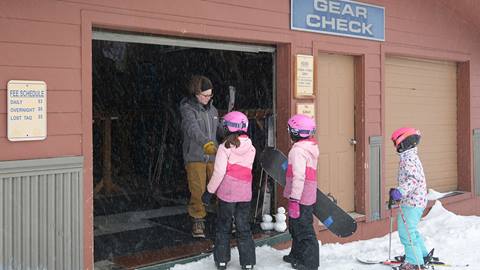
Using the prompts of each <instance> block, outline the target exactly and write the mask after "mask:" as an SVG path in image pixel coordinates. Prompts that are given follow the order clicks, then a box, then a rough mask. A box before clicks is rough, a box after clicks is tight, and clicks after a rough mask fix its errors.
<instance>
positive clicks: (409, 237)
mask: <svg viewBox="0 0 480 270" xmlns="http://www.w3.org/2000/svg"><path fill="white" fill-rule="evenodd" d="M398 209H399V210H400V216H401V217H402V221H403V225H405V230H406V231H407V236H408V241H409V242H410V247H411V248H412V251H413V255H415V260H416V261H417V267H418V270H421V269H422V268H421V267H420V264H419V260H418V256H417V253H416V252H415V247H414V246H413V241H412V237H411V236H410V232H409V231H408V225H407V221H406V220H405V216H404V215H403V210H402V207H401V206H399V207H398Z"/></svg>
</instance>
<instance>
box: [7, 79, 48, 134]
mask: <svg viewBox="0 0 480 270" xmlns="http://www.w3.org/2000/svg"><path fill="white" fill-rule="evenodd" d="M7 118H8V119H7V129H8V132H7V133H8V140H10V141H35V140H44V139H46V138H47V84H46V83H45V82H44V81H20V80H11V81H9V82H8V85H7Z"/></svg>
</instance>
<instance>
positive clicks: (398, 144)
mask: <svg viewBox="0 0 480 270" xmlns="http://www.w3.org/2000/svg"><path fill="white" fill-rule="evenodd" d="M420 137H421V134H420V131H419V130H417V129H414V128H411V127H403V128H399V129H397V130H395V131H394V132H393V133H392V136H391V137H390V139H391V140H392V142H393V146H395V148H396V149H397V151H398V152H400V153H401V152H403V151H405V150H408V149H410V148H413V147H415V146H417V144H418V143H419V142H420Z"/></svg>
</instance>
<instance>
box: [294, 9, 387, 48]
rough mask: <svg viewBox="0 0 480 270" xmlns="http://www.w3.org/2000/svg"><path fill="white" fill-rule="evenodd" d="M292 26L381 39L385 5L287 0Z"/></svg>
mask: <svg viewBox="0 0 480 270" xmlns="http://www.w3.org/2000/svg"><path fill="white" fill-rule="evenodd" d="M290 5H291V7H290V16H291V17H290V28H291V29H292V30H299V31H307V32H315V33H322V34H328V35H336V36H345V37H352V38H361V39H369V40H376V41H385V8H384V7H382V6H376V5H372V4H367V3H362V2H357V1H351V0H290Z"/></svg>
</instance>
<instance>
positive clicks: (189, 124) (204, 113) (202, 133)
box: [180, 75, 220, 238]
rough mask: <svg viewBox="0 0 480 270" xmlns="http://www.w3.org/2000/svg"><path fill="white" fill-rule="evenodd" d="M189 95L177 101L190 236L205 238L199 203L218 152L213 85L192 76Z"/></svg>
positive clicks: (201, 210) (217, 120)
mask: <svg viewBox="0 0 480 270" xmlns="http://www.w3.org/2000/svg"><path fill="white" fill-rule="evenodd" d="M187 90H188V95H187V96H186V97H185V98H183V99H182V101H181V102H180V112H181V114H182V133H183V159H184V161H185V169H186V171H187V179H188V188H189V190H190V194H191V195H190V202H189V204H188V214H189V215H190V216H191V217H192V219H193V226H192V235H193V237H203V238H204V237H205V216H206V215H207V212H206V210H205V206H204V205H203V203H202V199H201V197H202V194H203V193H204V192H205V189H206V183H207V180H208V179H210V177H211V176H212V173H213V165H214V161H215V154H216V152H217V147H218V142H217V139H216V138H217V129H219V126H220V125H219V119H218V112H217V109H216V108H215V106H213V104H212V97H213V85H212V82H211V81H210V79H208V78H207V77H205V76H200V75H195V76H193V77H192V78H191V80H190V83H189V84H188V87H187Z"/></svg>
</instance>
